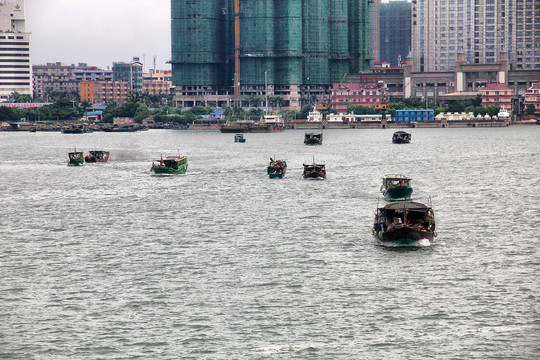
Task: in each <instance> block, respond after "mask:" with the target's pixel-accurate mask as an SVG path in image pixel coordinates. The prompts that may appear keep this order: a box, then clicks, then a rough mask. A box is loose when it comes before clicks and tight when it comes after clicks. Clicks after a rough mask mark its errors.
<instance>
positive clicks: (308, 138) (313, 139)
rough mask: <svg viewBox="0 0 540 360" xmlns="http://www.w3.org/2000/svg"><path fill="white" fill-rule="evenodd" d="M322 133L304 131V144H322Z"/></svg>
mask: <svg viewBox="0 0 540 360" xmlns="http://www.w3.org/2000/svg"><path fill="white" fill-rule="evenodd" d="M322 140H323V134H322V132H321V133H306V134H305V135H304V144H306V145H322Z"/></svg>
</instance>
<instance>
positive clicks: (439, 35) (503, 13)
mask: <svg viewBox="0 0 540 360" xmlns="http://www.w3.org/2000/svg"><path fill="white" fill-rule="evenodd" d="M539 11H540V3H539V2H538V0H436V1H433V0H412V18H411V21H412V23H411V24H412V49H413V51H412V55H413V58H414V64H415V71H427V72H430V71H452V70H454V68H455V66H456V59H457V56H458V54H460V53H462V54H465V59H466V62H467V63H468V64H495V63H498V62H499V61H500V56H501V55H500V54H502V53H505V54H506V55H505V56H506V57H507V59H508V61H509V63H510V66H511V68H512V69H540V40H539V39H540V28H538V26H540V25H538V24H540V12H539Z"/></svg>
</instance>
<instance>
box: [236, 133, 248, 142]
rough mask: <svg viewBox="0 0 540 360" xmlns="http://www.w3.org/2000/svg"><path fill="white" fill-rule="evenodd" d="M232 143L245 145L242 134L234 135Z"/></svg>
mask: <svg viewBox="0 0 540 360" xmlns="http://www.w3.org/2000/svg"><path fill="white" fill-rule="evenodd" d="M234 142H240V143H245V142H246V139H244V134H236V135H234Z"/></svg>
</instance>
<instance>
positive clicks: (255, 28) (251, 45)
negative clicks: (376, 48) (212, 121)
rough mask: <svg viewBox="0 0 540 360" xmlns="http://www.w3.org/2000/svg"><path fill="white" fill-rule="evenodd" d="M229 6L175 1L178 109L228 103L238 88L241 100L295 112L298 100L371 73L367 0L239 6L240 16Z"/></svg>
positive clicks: (224, 1) (229, 2) (229, 1)
mask: <svg viewBox="0 0 540 360" xmlns="http://www.w3.org/2000/svg"><path fill="white" fill-rule="evenodd" d="M234 3H235V1H233V0H219V1H218V0H210V1H185V0H172V23H171V29H172V62H171V63H172V72H173V84H174V85H175V86H176V97H175V102H176V103H177V104H181V105H184V106H191V105H194V104H195V103H196V102H208V101H216V102H218V104H219V105H231V102H232V100H233V99H234V98H235V96H234V93H235V88H236V89H238V90H239V91H240V94H239V96H240V98H241V99H244V98H246V97H253V98H259V99H263V98H265V97H266V96H268V97H272V98H281V99H282V100H283V105H284V107H288V108H291V109H299V108H300V104H301V98H310V99H311V98H313V97H315V98H318V99H320V98H323V97H327V96H328V95H329V90H330V88H331V84H332V83H334V82H338V81H339V79H340V78H341V77H342V76H343V75H344V74H345V73H351V72H359V71H364V70H367V68H368V67H369V61H370V57H369V46H368V35H369V18H368V15H369V11H368V10H369V6H370V5H369V3H370V1H369V0H304V1H297V0H250V1H240V2H239V9H238V14H236V13H235V7H234ZM236 15H237V16H236ZM235 18H237V19H238V22H237V23H236V25H238V26H237V27H235ZM235 29H236V31H235ZM235 32H236V34H235ZM235 40H238V43H237V44H235ZM235 48H236V50H237V51H238V52H237V53H235ZM235 58H238V59H239V62H238V63H237V62H236V61H235ZM235 65H237V66H235ZM237 72H238V74H237V75H238V76H236V77H237V78H238V83H237V84H235V83H234V81H233V79H234V78H235V74H236V73H237ZM237 100H239V99H238V98H237Z"/></svg>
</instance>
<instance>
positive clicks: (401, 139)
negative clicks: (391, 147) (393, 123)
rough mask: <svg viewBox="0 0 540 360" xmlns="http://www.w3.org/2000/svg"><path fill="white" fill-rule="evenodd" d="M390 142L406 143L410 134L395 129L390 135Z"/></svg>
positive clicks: (408, 141)
mask: <svg viewBox="0 0 540 360" xmlns="http://www.w3.org/2000/svg"><path fill="white" fill-rule="evenodd" d="M392 142H393V143H394V144H408V143H410V142H411V134H409V133H408V132H406V131H402V130H399V131H396V132H395V133H394V135H393V136H392Z"/></svg>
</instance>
